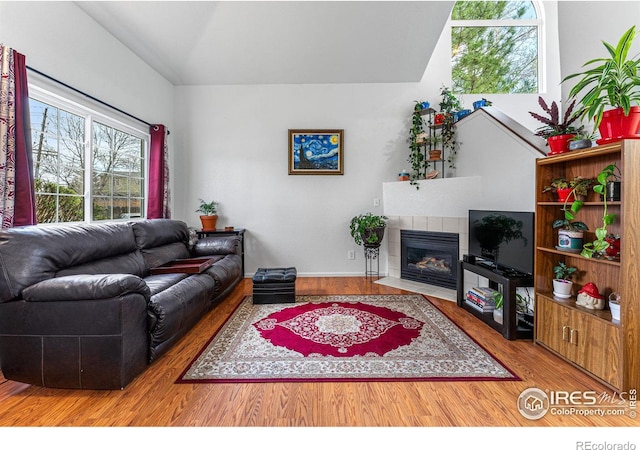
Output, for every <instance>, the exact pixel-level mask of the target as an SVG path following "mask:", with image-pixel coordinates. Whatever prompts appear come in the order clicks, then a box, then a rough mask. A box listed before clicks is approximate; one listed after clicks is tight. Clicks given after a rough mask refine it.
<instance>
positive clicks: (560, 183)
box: [542, 177, 571, 202]
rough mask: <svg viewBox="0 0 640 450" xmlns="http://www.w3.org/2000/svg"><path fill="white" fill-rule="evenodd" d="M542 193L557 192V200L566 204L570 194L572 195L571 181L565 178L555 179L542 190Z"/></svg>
mask: <svg viewBox="0 0 640 450" xmlns="http://www.w3.org/2000/svg"><path fill="white" fill-rule="evenodd" d="M542 192H543V193H545V192H555V194H556V198H557V200H558V201H559V202H564V201H565V200H566V199H567V197H568V196H569V193H571V188H570V187H569V180H568V179H566V178H565V177H558V178H554V179H553V180H551V183H549V184H548V185H547V186H545V187H544V188H542Z"/></svg>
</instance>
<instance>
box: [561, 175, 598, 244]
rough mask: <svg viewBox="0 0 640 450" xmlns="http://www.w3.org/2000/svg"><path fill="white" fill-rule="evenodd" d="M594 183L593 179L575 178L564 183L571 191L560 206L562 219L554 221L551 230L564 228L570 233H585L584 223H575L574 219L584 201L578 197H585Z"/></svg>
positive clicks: (586, 228)
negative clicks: (570, 231)
mask: <svg viewBox="0 0 640 450" xmlns="http://www.w3.org/2000/svg"><path fill="white" fill-rule="evenodd" d="M595 182H596V181H595V180H594V179H593V178H584V177H581V176H577V177H575V178H573V179H572V180H570V181H568V182H567V183H566V184H567V188H571V191H570V192H569V194H568V195H567V197H566V199H565V201H564V203H563V205H562V211H563V213H564V218H563V219H556V220H554V221H553V224H552V226H553V228H564V229H565V230H572V231H585V230H588V229H589V227H587V225H586V224H585V223H584V222H580V221H576V220H575V218H576V216H577V214H578V212H580V210H581V209H582V206H583V205H584V201H583V200H582V199H581V198H580V197H584V196H586V195H587V193H588V190H589V188H591V187H592V186H593V185H594V184H595Z"/></svg>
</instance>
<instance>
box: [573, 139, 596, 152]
mask: <svg viewBox="0 0 640 450" xmlns="http://www.w3.org/2000/svg"><path fill="white" fill-rule="evenodd" d="M591 145H592V142H591V140H589V139H578V140H571V141H569V150H580V149H582V148H591Z"/></svg>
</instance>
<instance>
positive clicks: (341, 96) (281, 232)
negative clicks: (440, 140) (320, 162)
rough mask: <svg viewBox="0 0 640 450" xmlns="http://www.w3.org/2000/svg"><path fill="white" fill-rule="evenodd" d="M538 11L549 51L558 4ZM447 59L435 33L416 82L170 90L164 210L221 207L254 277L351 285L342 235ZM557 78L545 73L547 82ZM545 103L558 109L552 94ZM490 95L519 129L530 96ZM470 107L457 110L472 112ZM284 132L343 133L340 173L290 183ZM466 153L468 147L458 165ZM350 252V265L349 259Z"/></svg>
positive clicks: (388, 168)
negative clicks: (346, 280) (319, 278)
mask: <svg viewBox="0 0 640 450" xmlns="http://www.w3.org/2000/svg"><path fill="white" fill-rule="evenodd" d="M546 4H548V11H547V18H548V19H549V26H550V29H551V34H550V37H551V39H550V41H552V42H553V40H554V39H553V38H554V37H555V32H554V31H553V30H555V29H556V28H555V24H556V20H557V19H556V15H555V11H556V2H546ZM230 45H232V43H230ZM549 48H553V45H552V43H551V44H550V45H549ZM449 58H450V37H449V28H448V26H445V27H444V29H443V32H442V38H441V40H440V42H439V43H438V46H437V48H436V49H435V51H434V57H433V59H432V60H431V61H430V62H429V65H428V67H427V69H426V71H425V75H424V77H423V79H422V80H421V82H419V83H399V84H353V85H321V84H319V85H279V86H274V85H263V86H195V87H177V88H176V105H177V108H176V120H177V124H178V126H177V127H176V129H177V130H179V135H178V134H177V135H176V136H175V137H174V138H175V147H176V152H177V154H178V156H177V159H176V165H175V169H174V176H175V177H176V179H179V180H187V181H185V182H184V183H181V184H180V185H178V186H176V189H175V190H174V195H173V197H174V200H175V205H176V206H175V207H174V211H175V212H176V214H177V215H178V216H180V217H184V218H186V219H187V221H188V222H189V224H190V225H192V226H199V219H198V214H197V213H196V212H195V209H196V207H197V201H198V198H204V199H205V200H209V199H213V200H216V201H219V202H220V203H221V208H220V215H221V218H220V222H219V224H220V226H225V225H230V226H235V227H244V228H247V230H248V232H247V256H246V271H247V273H248V274H250V273H253V272H254V271H255V270H256V269H257V268H258V267H268V266H282V265H295V266H296V267H297V269H298V273H299V274H301V275H323V274H338V275H361V274H362V273H363V272H364V261H363V259H362V258H363V256H362V253H363V252H362V249H361V248H358V247H357V246H355V244H354V243H353V241H352V239H351V236H350V235H349V221H350V219H351V217H353V216H354V215H356V214H359V213H364V212H368V211H370V212H373V213H379V214H381V213H382V211H383V209H382V207H374V206H373V200H374V198H379V199H381V198H382V186H381V184H382V183H384V182H390V181H396V180H397V175H398V172H400V171H401V170H402V169H408V168H409V164H408V162H407V157H408V146H407V141H406V138H407V136H408V130H409V126H410V115H411V112H412V110H413V105H414V101H416V100H427V101H430V102H431V103H432V104H434V105H436V106H437V103H438V102H439V92H440V88H441V86H442V85H450V71H449V69H448V67H449ZM549 58H550V61H551V62H552V63H554V65H555V66H558V64H557V59H558V55H557V51H556V52H555V53H554V52H553V51H549ZM557 72H558V73H556V71H551V73H552V74H553V76H552V80H556V84H557V80H558V78H559V71H557ZM556 94H557V95H556ZM553 95H554V98H553V99H558V100H559V89H556V91H553ZM489 97H490V99H491V100H493V101H494V105H495V106H496V107H498V108H500V109H502V110H503V111H504V112H506V113H511V114H512V115H513V113H515V115H517V116H518V117H519V118H521V119H522V120H527V119H528V118H529V119H530V116H529V115H528V113H527V111H528V110H531V109H533V108H537V97H538V96H537V94H536V95H525V96H517V98H516V99H512V98H510V97H508V96H489ZM480 98H482V95H473V96H471V95H469V96H467V98H465V99H464V100H465V102H466V103H467V104H468V105H469V106H470V105H471V104H472V103H473V101H475V100H478V99H480ZM503 103H505V105H503ZM509 110H511V111H509ZM533 127H537V124H534V125H533ZM291 128H342V129H344V130H345V164H344V166H345V167H344V170H345V173H344V175H343V176H299V175H296V176H289V175H288V174H287V130H288V129H291ZM473 151H474V146H473V143H472V142H467V144H465V145H464V147H463V148H462V150H461V151H460V154H459V157H460V161H461V162H462V158H464V154H465V152H469V154H472V153H473ZM462 167H464V164H463V165H462ZM522 189H525V190H526V189H528V186H526V185H524V184H523V187H522ZM353 249H355V250H356V260H355V261H351V260H347V251H348V250H353ZM384 249H385V247H384V246H383V255H382V257H381V261H380V262H381V266H380V270H381V272H382V273H386V271H387V267H386V264H387V259H386V254H385V253H384Z"/></svg>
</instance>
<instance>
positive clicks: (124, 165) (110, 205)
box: [29, 98, 146, 223]
mask: <svg viewBox="0 0 640 450" xmlns="http://www.w3.org/2000/svg"><path fill="white" fill-rule="evenodd" d="M29 105H30V110H31V128H32V140H33V142H32V145H33V161H34V178H35V191H36V214H37V218H38V222H39V223H55V222H76V221H85V220H87V211H86V210H85V208H86V206H87V205H86V201H87V199H85V195H86V192H85V191H86V190H87V189H86V186H85V171H86V170H89V171H90V173H91V186H90V193H91V202H90V205H91V210H90V214H89V215H90V217H91V220H112V219H126V218H132V217H143V214H144V211H143V204H144V168H145V165H144V164H145V149H146V142H145V140H144V139H141V138H139V137H136V136H133V135H131V134H129V133H126V132H124V131H121V130H118V129H116V128H113V127H111V126H108V125H105V124H102V123H99V122H94V121H92V120H91V118H89V119H87V118H85V117H83V116H81V115H77V114H73V113H70V112H68V111H65V110H63V109H60V108H58V107H55V106H52V105H50V104H47V103H44V102H41V101H39V100H36V99H33V98H32V99H30V102H29ZM87 121H90V127H89V130H90V133H91V142H92V146H91V153H90V154H91V155H92V156H91V164H90V165H88V164H87V156H86V155H87V154H88V152H87V148H86V144H85V143H86V142H87V139H86V134H87V132H88V131H87Z"/></svg>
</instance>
